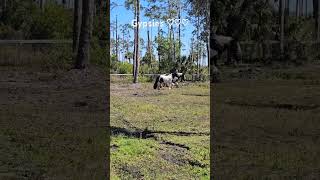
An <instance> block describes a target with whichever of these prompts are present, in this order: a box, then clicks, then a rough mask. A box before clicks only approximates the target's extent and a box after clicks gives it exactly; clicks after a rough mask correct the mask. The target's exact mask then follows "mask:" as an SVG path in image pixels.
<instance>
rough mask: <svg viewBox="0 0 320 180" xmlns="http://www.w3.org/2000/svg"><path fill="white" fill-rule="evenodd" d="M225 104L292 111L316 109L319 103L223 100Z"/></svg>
mask: <svg viewBox="0 0 320 180" xmlns="http://www.w3.org/2000/svg"><path fill="white" fill-rule="evenodd" d="M225 103H226V104H228V105H231V106H247V107H256V108H275V109H286V110H293V111H307V110H313V109H318V108H319V107H320V105H316V104H311V105H301V104H281V103H275V104H264V103H259V104H250V103H245V102H236V101H225Z"/></svg>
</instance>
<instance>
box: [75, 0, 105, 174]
mask: <svg viewBox="0 0 320 180" xmlns="http://www.w3.org/2000/svg"><path fill="white" fill-rule="evenodd" d="M75 1H77V0H75ZM75 1H74V2H75ZM104 10H105V12H106V15H105V19H104V21H105V25H106V26H105V30H104V31H105V32H106V34H105V38H106V44H105V45H106V47H107V48H106V49H105V53H106V58H107V67H108V71H109V72H108V73H107V74H110V48H109V47H108V44H109V42H110V0H106V6H105V7H104ZM107 77H108V79H107V80H108V82H107V83H108V86H107V88H108V89H109V88H110V75H107ZM109 92H110V91H109ZM106 97H107V98H106V101H107V102H110V96H106ZM106 108H107V112H110V105H109V103H108V105H107V106H106ZM106 133H107V138H106V142H110V136H111V130H110V118H109V119H108V120H107V128H106ZM106 149H107V150H106V159H105V162H106V163H104V164H105V166H106V167H105V168H104V169H110V168H111V167H110V163H109V162H110V144H109V143H108V145H107V147H106ZM105 172H106V179H110V171H108V170H107V171H105Z"/></svg>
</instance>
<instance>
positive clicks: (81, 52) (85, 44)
mask: <svg viewBox="0 0 320 180" xmlns="http://www.w3.org/2000/svg"><path fill="white" fill-rule="evenodd" d="M92 10H93V1H92V0H83V4H82V12H83V14H82V24H81V31H80V38H79V48H78V55H77V59H76V63H75V68H76V69H84V68H85V67H86V65H87V64H88V63H89V59H90V40H91V33H92V20H93V14H92V13H93V12H92Z"/></svg>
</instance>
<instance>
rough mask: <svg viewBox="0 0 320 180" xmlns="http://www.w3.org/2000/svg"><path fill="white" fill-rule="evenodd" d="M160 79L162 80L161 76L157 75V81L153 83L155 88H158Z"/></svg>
mask: <svg viewBox="0 0 320 180" xmlns="http://www.w3.org/2000/svg"><path fill="white" fill-rule="evenodd" d="M159 80H160V76H158V77H157V79H156V82H155V83H154V85H153V89H157V87H158V82H159Z"/></svg>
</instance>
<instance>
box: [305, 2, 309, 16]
mask: <svg viewBox="0 0 320 180" xmlns="http://www.w3.org/2000/svg"><path fill="white" fill-rule="evenodd" d="M305 8H306V10H305V11H306V17H308V0H306V7H305Z"/></svg>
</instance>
